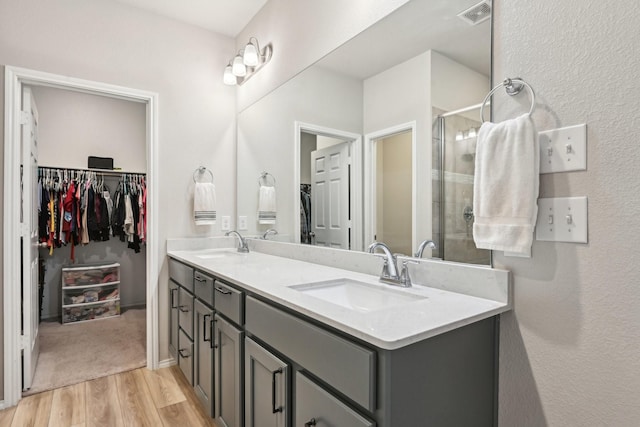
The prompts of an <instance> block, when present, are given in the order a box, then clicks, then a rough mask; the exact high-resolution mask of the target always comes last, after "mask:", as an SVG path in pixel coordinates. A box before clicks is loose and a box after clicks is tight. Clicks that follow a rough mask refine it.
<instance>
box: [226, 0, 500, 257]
mask: <svg viewBox="0 0 640 427" xmlns="http://www.w3.org/2000/svg"><path fill="white" fill-rule="evenodd" d="M476 5H478V1H477V0H449V1H446V2H434V1H432V0H411V1H409V2H408V3H406V4H405V5H403V6H402V7H400V8H399V9H397V10H396V11H394V12H393V13H392V14H390V15H388V16H387V17H386V18H384V19H383V20H381V21H379V22H378V23H376V24H375V25H374V26H372V27H370V28H368V29H367V30H365V31H364V32H362V33H361V34H359V35H358V36H356V37H355V38H353V39H352V40H350V41H349V42H347V43H345V44H344V45H342V46H340V47H338V48H337V49H336V50H334V51H333V52H332V53H331V54H329V55H327V56H326V57H325V58H323V59H322V60H320V61H319V62H317V63H316V64H314V65H313V66H311V67H309V68H307V69H306V70H304V71H303V72H301V73H300V74H298V75H297V76H295V77H294V78H292V79H291V80H289V81H288V82H286V83H285V84H283V85H282V86H280V87H279V88H277V89H275V90H274V91H273V92H271V93H269V94H268V95H266V96H265V97H263V98H261V99H260V100H258V101H257V102H255V103H254V104H252V105H250V106H249V107H247V108H245V109H244V110H243V111H241V112H240V113H239V115H238V168H237V170H238V179H237V183H238V184H237V185H238V188H237V198H238V199H237V209H238V215H239V216H240V217H246V223H247V230H246V231H243V233H244V232H246V233H247V234H249V235H258V234H259V235H261V234H263V233H264V232H265V231H266V230H267V229H269V228H275V229H277V230H278V233H279V238H280V239H281V240H287V241H290V242H294V243H302V244H315V245H323V246H331V247H336V248H343V249H351V250H365V249H366V248H367V246H368V245H369V244H370V243H371V242H373V241H374V240H377V241H382V242H385V243H386V244H387V245H388V246H389V247H390V248H391V249H392V250H393V251H394V252H397V253H403V254H406V255H409V254H413V253H414V252H415V251H416V247H417V246H418V245H419V243H420V242H421V241H423V240H425V239H431V240H434V241H435V242H436V243H437V248H436V249H433V250H426V251H425V252H424V256H425V257H428V256H431V257H437V258H442V259H445V260H449V261H456V262H468V263H478V264H489V263H490V255H489V252H488V251H484V250H478V249H476V248H475V245H474V243H473V237H472V235H471V233H472V225H473V209H472V207H473V172H474V164H475V135H476V132H477V129H478V128H479V126H480V117H479V110H480V108H479V104H480V103H481V102H482V99H483V98H484V96H485V95H486V93H487V92H488V91H489V90H490V84H491V79H490V73H491V19H490V15H491V11H490V7H489V6H488V5H487V4H486V3H483V4H482V5H479V7H478V8H477V10H474V11H472V12H470V13H468V14H466V18H465V19H463V18H461V17H460V16H458V15H459V14H460V13H461V12H464V11H466V10H467V9H469V8H472V7H474V6H476ZM483 14H486V15H488V16H487V19H483ZM486 15H485V16H486ZM474 21H475V22H474Z"/></svg>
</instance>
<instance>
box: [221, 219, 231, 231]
mask: <svg viewBox="0 0 640 427" xmlns="http://www.w3.org/2000/svg"><path fill="white" fill-rule="evenodd" d="M221 229H222V231H229V230H231V217H229V216H223V217H222V224H221Z"/></svg>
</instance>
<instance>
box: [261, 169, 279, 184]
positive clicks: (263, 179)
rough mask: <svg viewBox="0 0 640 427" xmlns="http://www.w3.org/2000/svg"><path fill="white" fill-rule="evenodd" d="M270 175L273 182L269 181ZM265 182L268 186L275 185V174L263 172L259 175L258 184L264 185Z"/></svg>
mask: <svg viewBox="0 0 640 427" xmlns="http://www.w3.org/2000/svg"><path fill="white" fill-rule="evenodd" d="M269 177H271V182H269ZM263 183H264V185H266V186H269V185H271V187H275V186H276V178H275V177H274V176H273V175H271V174H270V173H269V172H262V173H261V174H260V176H259V177H258V186H262V185H263Z"/></svg>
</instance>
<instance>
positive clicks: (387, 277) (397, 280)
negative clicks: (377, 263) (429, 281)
mask: <svg viewBox="0 0 640 427" xmlns="http://www.w3.org/2000/svg"><path fill="white" fill-rule="evenodd" d="M378 248H380V249H382V252H384V256H385V258H384V264H383V265H382V272H381V273H380V281H381V282H383V283H387V284H389V285H395V286H402V287H403V288H409V287H411V276H409V261H408V260H405V261H402V268H401V271H400V274H398V265H397V262H398V259H397V258H396V256H395V255H393V254H392V253H391V250H390V249H389V247H388V246H387V245H385V244H384V243H382V242H373V243H372V244H370V245H369V249H368V251H369V253H375V250H376V249H378Z"/></svg>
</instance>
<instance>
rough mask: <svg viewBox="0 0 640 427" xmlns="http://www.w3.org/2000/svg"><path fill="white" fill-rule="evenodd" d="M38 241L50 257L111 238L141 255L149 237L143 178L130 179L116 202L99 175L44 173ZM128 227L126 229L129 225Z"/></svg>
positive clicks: (125, 177)
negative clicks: (65, 249) (57, 250)
mask: <svg viewBox="0 0 640 427" xmlns="http://www.w3.org/2000/svg"><path fill="white" fill-rule="evenodd" d="M37 209H38V228H39V230H38V236H39V240H40V242H42V243H46V245H47V248H48V249H49V254H51V255H52V254H53V251H54V249H55V248H59V247H61V246H67V245H69V244H70V245H71V254H70V257H71V261H74V259H75V246H76V245H79V244H82V245H87V244H89V243H90V242H92V241H96V242H100V241H107V240H109V239H110V238H111V237H112V236H113V237H116V236H117V237H119V238H120V240H121V241H123V242H127V246H128V247H129V248H131V249H133V250H134V251H136V252H140V247H141V246H140V245H141V243H144V242H145V234H146V186H145V181H144V177H143V176H139V175H131V174H125V175H123V176H122V178H121V179H120V182H119V184H118V186H117V189H116V192H115V194H114V196H113V197H112V196H111V194H110V192H109V188H108V187H106V186H105V185H104V179H100V180H99V179H98V178H97V176H96V173H95V172H89V171H80V170H77V171H76V170H67V169H64V170H61V169H51V168H39V170H38V206H37ZM125 222H126V223H125Z"/></svg>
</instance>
